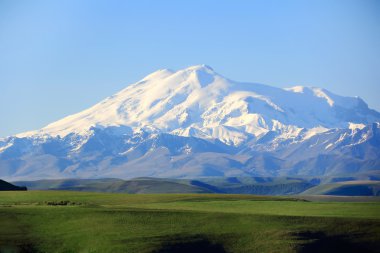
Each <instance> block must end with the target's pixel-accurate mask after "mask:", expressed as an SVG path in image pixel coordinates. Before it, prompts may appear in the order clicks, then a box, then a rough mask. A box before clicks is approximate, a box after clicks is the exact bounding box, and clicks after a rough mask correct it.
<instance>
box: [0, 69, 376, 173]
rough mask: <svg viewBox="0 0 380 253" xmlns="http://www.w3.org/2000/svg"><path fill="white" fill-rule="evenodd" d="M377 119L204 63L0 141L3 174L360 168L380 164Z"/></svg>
mask: <svg viewBox="0 0 380 253" xmlns="http://www.w3.org/2000/svg"><path fill="white" fill-rule="evenodd" d="M377 122H380V113H378V112H376V111H374V110H371V109H369V108H368V106H367V104H366V103H365V102H364V101H363V100H362V99H360V98H358V97H342V96H338V95H335V94H333V93H331V92H329V91H327V90H324V89H321V88H314V87H302V86H296V87H291V88H286V89H281V88H276V87H271V86H267V85H263V84H254V83H242V82H236V81H232V80H230V79H228V78H225V77H223V76H222V75H220V74H218V73H216V72H215V71H214V70H213V69H212V68H211V67H209V66H206V65H198V66H193V67H189V68H187V69H184V70H179V71H171V70H167V69H165V70H159V71H156V72H154V73H152V74H150V75H148V76H146V77H145V78H144V79H142V80H141V81H139V82H137V83H135V84H131V85H129V86H128V87H126V88H125V89H124V90H122V91H120V92H119V93H117V94H115V95H113V96H111V97H108V98H106V99H105V100H103V101H101V102H100V103H98V104H96V105H94V106H93V107H91V108H89V109H87V110H85V111H82V112H80V113H77V114H74V115H71V116H68V117H66V118H64V119H62V120H59V121H57V122H54V123H52V124H49V125H48V126H46V127H44V128H42V129H40V130H37V131H31V132H26V133H21V134H18V135H16V136H11V137H7V138H3V139H0V177H5V178H11V179H13V178H17V179H20V178H22V179H23V178H25V177H28V178H29V177H33V178H52V177H76V176H77V177H122V178H129V177H136V176H156V177H199V176H241V175H244V176H251V175H328V174H344V173H351V174H352V173H359V172H363V171H368V170H377V169H380V167H379V165H380V162H379V160H380V151H379V150H380V145H379V143H380V137H379V134H378V133H379V131H380V130H379V129H380V125H379V123H377ZM338 158H339V161H337V160H335V159H338ZM346 161H349V162H348V163H349V166H348V165H347V164H346ZM341 167H342V168H341ZM345 168H347V169H345Z"/></svg>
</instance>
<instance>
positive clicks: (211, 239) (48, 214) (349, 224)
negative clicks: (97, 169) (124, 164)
mask: <svg viewBox="0 0 380 253" xmlns="http://www.w3.org/2000/svg"><path fill="white" fill-rule="evenodd" d="M379 249H380V203H379V202H377V203H348V202H305V201H299V200H296V199H291V198H280V197H276V198H274V197H258V196H250V195H217V194H156V195H155V194H151V195H131V194H116V193H113V194H110V193H87V192H65V191H28V192H0V252H156V253H161V252H169V253H170V252H216V253H223V252H380V250H379Z"/></svg>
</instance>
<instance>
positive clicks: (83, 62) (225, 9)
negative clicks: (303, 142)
mask: <svg viewBox="0 0 380 253" xmlns="http://www.w3.org/2000/svg"><path fill="white" fill-rule="evenodd" d="M379 13H380V1H377V0H304V1H296V0H288V1H283V0H277V1H272V0H262V1H254V0H251V1H248V0H247V1H239V0H236V1H235V0H234V1H227V0H226V1H222V0H218V1H216V0H215V1H214V0H199V1H197V0H191V1H190V0H189V1H170V0H165V1H159V0H151V1H144V0H136V1H115V0H108V1H105V0H104V1H96V0H87V1H86V0H80V1H78V0H65V1H41V0H34V1H28V0H16V1H15V0H0V119H1V121H0V122H1V124H0V136H6V135H10V134H15V133H19V132H22V131H27V130H33V129H38V128H41V127H43V126H44V125H46V124H48V123H50V122H52V121H55V120H58V119H60V118H62V117H64V116H67V115H69V114H73V113H75V112H79V111H81V110H83V109H86V108H87V107H89V106H91V105H93V104H95V103H97V102H98V101H100V100H102V99H103V98H105V97H107V96H109V95H112V94H114V93H115V92H117V91H119V90H121V89H122V88H124V87H125V86H126V85H128V84H130V83H133V82H136V81H138V80H139V79H141V78H142V77H144V76H145V75H147V74H149V73H150V72H153V71H155V70H157V69H161V68H170V69H181V68H185V67H188V66H191V65H195V64H202V63H204V64H208V65H210V66H212V67H213V68H214V69H215V70H216V71H217V72H219V73H221V74H223V75H225V76H227V77H229V78H231V79H234V80H237V81H251V82H260V83H265V84H269V85H273V86H278V87H289V86H294V85H306V86H318V87H323V88H326V89H328V90H330V91H332V92H335V93H337V94H340V95H346V96H360V97H362V98H363V99H364V100H365V101H366V102H367V103H368V104H369V106H370V107H371V108H374V109H376V110H378V111H380V99H379V94H380V15H379Z"/></svg>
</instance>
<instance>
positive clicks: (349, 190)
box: [302, 181, 380, 196]
mask: <svg viewBox="0 0 380 253" xmlns="http://www.w3.org/2000/svg"><path fill="white" fill-rule="evenodd" d="M302 194H303V195H336V196H380V181H346V182H338V183H329V184H323V185H318V186H315V187H312V188H310V189H308V190H306V191H304V192H303V193H302Z"/></svg>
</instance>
